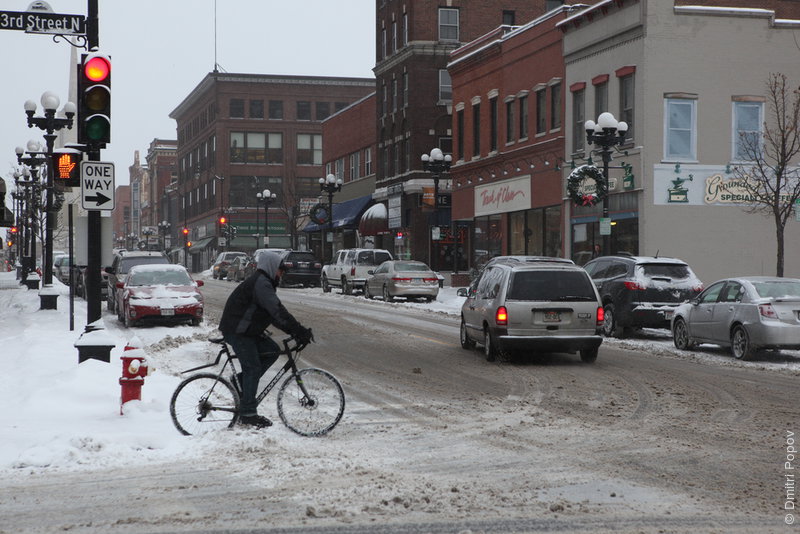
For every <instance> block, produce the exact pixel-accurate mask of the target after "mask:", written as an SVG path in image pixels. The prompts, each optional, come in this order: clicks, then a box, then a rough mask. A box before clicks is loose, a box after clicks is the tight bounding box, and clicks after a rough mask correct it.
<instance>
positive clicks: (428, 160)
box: [421, 148, 458, 269]
mask: <svg viewBox="0 0 800 534" xmlns="http://www.w3.org/2000/svg"><path fill="white" fill-rule="evenodd" d="M421 159H422V169H423V170H425V171H427V172H429V173H431V174H432V175H433V222H434V224H437V225H438V224H439V178H441V175H442V173H443V172H447V171H449V170H450V163H451V162H452V161H453V157H452V156H451V155H450V154H447V155H444V154H443V153H442V150H441V149H440V148H434V149H433V150H431V153H430V154H423V155H422V158H421ZM452 230H453V232H452V233H453V247H454V249H453V257H454V258H455V256H456V254H457V253H458V243H457V242H456V232H455V229H454V228H453V229H452ZM428 232H429V233H430V229H429V230H428ZM431 256H433V253H432V252H431ZM432 260H433V257H430V258H428V263H429V264H432V263H433V261H432ZM455 261H457V260H455V259H454V260H453V262H454V263H455ZM435 268H439V269H440V268H441V267H440V266H438V265H437V266H436V267H435Z"/></svg>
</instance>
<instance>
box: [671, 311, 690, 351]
mask: <svg viewBox="0 0 800 534" xmlns="http://www.w3.org/2000/svg"><path fill="white" fill-rule="evenodd" d="M672 342H673V343H675V348H676V349H680V350H691V349H693V348H694V343H692V340H691V339H690V338H689V327H688V326H687V325H686V321H684V320H683V319H680V318H678V319H675V323H674V324H673V325H672Z"/></svg>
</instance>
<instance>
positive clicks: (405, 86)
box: [403, 72, 408, 108]
mask: <svg viewBox="0 0 800 534" xmlns="http://www.w3.org/2000/svg"><path fill="white" fill-rule="evenodd" d="M403 107H404V108H407V107H408V73H407V72H404V73H403Z"/></svg>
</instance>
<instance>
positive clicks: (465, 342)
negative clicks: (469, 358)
mask: <svg viewBox="0 0 800 534" xmlns="http://www.w3.org/2000/svg"><path fill="white" fill-rule="evenodd" d="M460 330H461V331H460V335H459V337H460V338H461V348H462V349H467V350H470V349H474V348H475V342H474V341H472V340H471V339H470V338H469V335H467V324H466V323H465V322H464V318H463V317H462V318H461V329H460Z"/></svg>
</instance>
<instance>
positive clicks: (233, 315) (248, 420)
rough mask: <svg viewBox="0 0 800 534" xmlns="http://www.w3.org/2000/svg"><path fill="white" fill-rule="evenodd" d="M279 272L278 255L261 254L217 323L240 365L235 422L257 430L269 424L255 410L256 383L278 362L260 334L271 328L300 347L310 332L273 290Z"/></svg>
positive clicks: (276, 349) (268, 341) (266, 338)
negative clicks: (238, 394)
mask: <svg viewBox="0 0 800 534" xmlns="http://www.w3.org/2000/svg"><path fill="white" fill-rule="evenodd" d="M283 272H284V266H283V263H282V262H281V258H280V256H278V255H277V254H276V253H274V252H271V251H264V252H262V253H261V254H260V255H259V256H258V262H257V264H256V271H255V272H254V273H253V274H252V275H250V277H248V278H247V279H246V280H244V281H243V282H241V283H240V284H239V285H238V286H236V289H234V290H233V292H232V293H231V294H230V296H229V297H228V301H227V302H226V303H225V309H224V310H223V311H222V317H221V318H220V321H219V330H220V332H222V335H223V336H224V338H225V341H226V342H227V343H228V344H229V345H230V346H231V348H233V351H234V353H236V356H237V357H238V358H239V361H240V362H241V364H242V372H241V377H240V380H239V383H240V385H241V389H242V390H241V397H242V404H241V410H240V413H239V422H240V423H242V424H243V425H251V426H255V427H257V428H263V427H268V426H272V421H270V420H269V419H267V418H266V417H263V416H261V415H258V412H257V411H256V407H257V403H256V391H257V389H258V381H259V380H260V379H261V377H262V376H263V375H264V373H266V372H267V369H269V368H270V366H271V365H272V364H273V363H275V361H276V360H277V359H278V352H279V351H280V347H278V344H277V343H276V342H275V341H273V340H272V338H270V337H269V336H267V335H265V332H264V331H265V330H266V328H267V327H268V326H270V325H275V326H277V327H278V328H280V329H281V330H283V331H284V332H286V333H287V334H291V335H292V336H294V337H295V339H297V341H298V343H300V344H307V343H309V342H310V341H312V335H311V329H310V328H305V327H304V326H303V325H301V324H300V323H299V322H298V321H297V319H295V318H294V316H293V315H292V314H291V313H289V310H287V309H286V308H285V307H284V305H283V304H282V303H281V301H280V299H279V298H278V295H277V293H276V291H275V288H277V287H278V283H279V282H280V278H281V275H283Z"/></svg>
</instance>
